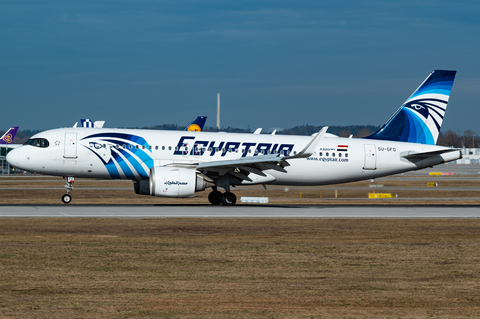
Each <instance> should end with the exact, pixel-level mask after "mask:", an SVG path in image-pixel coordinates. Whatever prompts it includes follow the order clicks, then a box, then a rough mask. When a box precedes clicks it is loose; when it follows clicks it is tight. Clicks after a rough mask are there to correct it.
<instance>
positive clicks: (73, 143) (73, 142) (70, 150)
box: [63, 133, 77, 158]
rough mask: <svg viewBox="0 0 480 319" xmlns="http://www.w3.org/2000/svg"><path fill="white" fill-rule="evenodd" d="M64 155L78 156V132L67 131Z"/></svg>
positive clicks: (69, 156) (66, 156) (67, 156)
mask: <svg viewBox="0 0 480 319" xmlns="http://www.w3.org/2000/svg"><path fill="white" fill-rule="evenodd" d="M63 157H65V158H77V133H65V144H64V153H63Z"/></svg>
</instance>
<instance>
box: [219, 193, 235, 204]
mask: <svg viewBox="0 0 480 319" xmlns="http://www.w3.org/2000/svg"><path fill="white" fill-rule="evenodd" d="M236 202H237V196H235V194H234V193H230V192H226V193H223V195H222V204H223V205H225V206H233V205H235V203H236Z"/></svg>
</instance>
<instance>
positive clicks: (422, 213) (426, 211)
mask: <svg viewBox="0 0 480 319" xmlns="http://www.w3.org/2000/svg"><path fill="white" fill-rule="evenodd" d="M58 217H67V218H134V219H146V218H480V209H479V207H478V206H446V205H442V206H397V205H395V206H393V205H392V206H388V205H386V206H366V205H362V206H325V205H323V206H318V205H237V206H233V207H225V206H213V205H72V204H70V205H0V218H58Z"/></svg>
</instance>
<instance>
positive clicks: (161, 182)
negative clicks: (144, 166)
mask: <svg viewBox="0 0 480 319" xmlns="http://www.w3.org/2000/svg"><path fill="white" fill-rule="evenodd" d="M205 187H206V182H205V180H204V179H203V178H202V177H200V176H198V175H197V173H196V172H195V171H194V170H191V169H186V168H178V167H152V168H151V169H150V194H151V195H152V196H159V197H190V196H193V194H194V193H195V192H199V191H203V190H205Z"/></svg>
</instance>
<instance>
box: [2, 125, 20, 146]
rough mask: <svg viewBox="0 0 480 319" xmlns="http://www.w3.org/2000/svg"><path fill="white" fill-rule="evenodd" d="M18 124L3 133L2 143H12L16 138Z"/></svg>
mask: <svg viewBox="0 0 480 319" xmlns="http://www.w3.org/2000/svg"><path fill="white" fill-rule="evenodd" d="M17 130H18V126H14V127H11V128H10V129H9V130H8V131H6V132H5V134H3V136H2V138H1V139H0V144H1V145H5V144H12V143H13V139H14V138H15V134H17Z"/></svg>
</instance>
